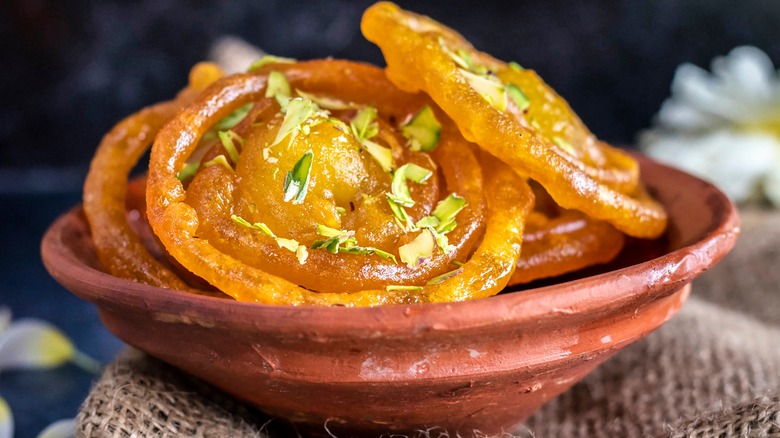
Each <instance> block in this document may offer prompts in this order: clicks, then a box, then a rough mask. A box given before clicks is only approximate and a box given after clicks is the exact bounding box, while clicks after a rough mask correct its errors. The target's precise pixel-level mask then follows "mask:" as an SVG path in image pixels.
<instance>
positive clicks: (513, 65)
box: [509, 61, 525, 71]
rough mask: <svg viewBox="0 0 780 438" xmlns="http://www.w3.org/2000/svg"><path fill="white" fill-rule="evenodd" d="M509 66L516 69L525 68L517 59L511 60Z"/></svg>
mask: <svg viewBox="0 0 780 438" xmlns="http://www.w3.org/2000/svg"><path fill="white" fill-rule="evenodd" d="M509 68H510V69H512V70H514V71H523V70H525V69H524V68H523V67H522V66H521V65H520V64H518V63H516V62H515V61H509Z"/></svg>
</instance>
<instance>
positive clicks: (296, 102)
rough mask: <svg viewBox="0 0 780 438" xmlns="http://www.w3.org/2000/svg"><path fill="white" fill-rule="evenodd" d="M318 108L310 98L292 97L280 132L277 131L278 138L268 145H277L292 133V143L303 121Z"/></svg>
mask: <svg viewBox="0 0 780 438" xmlns="http://www.w3.org/2000/svg"><path fill="white" fill-rule="evenodd" d="M317 110H318V108H317V105H316V104H315V103H314V102H312V101H310V100H309V99H304V98H302V97H297V98H295V99H291V100H290V102H289V103H288V104H287V112H286V113H285V115H284V121H283V122H282V126H281V127H280V128H279V132H277V133H276V139H274V142H273V144H271V145H270V146H268V147H269V148H270V147H273V146H276V145H277V144H279V142H281V141H282V140H284V139H285V138H286V137H287V136H288V135H290V134H291V133H292V137H291V138H290V143H292V141H293V139H294V138H295V136H296V135H298V132H299V131H300V129H301V125H302V124H303V122H305V121H306V120H308V119H309V118H310V117H312V116H314V115H315V114H316V113H317Z"/></svg>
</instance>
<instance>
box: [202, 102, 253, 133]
mask: <svg viewBox="0 0 780 438" xmlns="http://www.w3.org/2000/svg"><path fill="white" fill-rule="evenodd" d="M253 105H254V104H252V103H248V104H246V105H243V106H240V107H238V109H236V110H235V111H233V112H232V113H230V114H228V115H227V116H226V117H225V118H224V119H222V120H220V121H219V122H217V123H215V124H214V126H212V127H211V129H212V130H214V131H225V130H228V129H233V127H235V126H236V125H238V124H239V123H240V122H241V121H242V120H244V117H246V115H247V114H249V111H250V110H251V109H252V106H253Z"/></svg>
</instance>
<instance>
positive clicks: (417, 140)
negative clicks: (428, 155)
mask: <svg viewBox="0 0 780 438" xmlns="http://www.w3.org/2000/svg"><path fill="white" fill-rule="evenodd" d="M401 133H402V134H403V136H404V137H406V138H407V140H409V146H410V147H411V149H412V150H413V151H420V150H422V151H425V152H430V151H432V150H434V149H436V146H438V144H439V139H440V138H441V123H439V121H438V120H437V119H436V116H435V115H434V114H433V110H432V109H431V107H430V106H428V105H426V106H424V107H423V108H422V109H421V110H420V111H419V112H418V113H417V114H415V115H414V117H412V118H411V119H410V120H409V122H408V123H406V124H405V125H403V126H401Z"/></svg>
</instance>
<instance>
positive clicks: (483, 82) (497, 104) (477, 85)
mask: <svg viewBox="0 0 780 438" xmlns="http://www.w3.org/2000/svg"><path fill="white" fill-rule="evenodd" d="M459 70H460V73H461V74H462V75H463V77H464V78H466V81H467V82H468V83H469V85H470V86H471V88H472V89H473V90H474V91H476V92H477V93H479V95H480V96H482V98H483V99H485V100H487V101H488V103H489V104H490V106H492V107H493V108H495V109H497V110H499V111H506V105H507V96H506V93H505V92H504V91H505V90H504V84H502V83H501V81H500V80H499V79H498V78H497V77H496V76H494V75H485V76H481V75H478V74H475V73H472V72H470V71H468V70H466V69H462V68H461V69H459Z"/></svg>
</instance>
